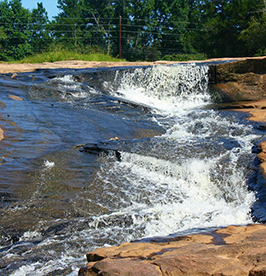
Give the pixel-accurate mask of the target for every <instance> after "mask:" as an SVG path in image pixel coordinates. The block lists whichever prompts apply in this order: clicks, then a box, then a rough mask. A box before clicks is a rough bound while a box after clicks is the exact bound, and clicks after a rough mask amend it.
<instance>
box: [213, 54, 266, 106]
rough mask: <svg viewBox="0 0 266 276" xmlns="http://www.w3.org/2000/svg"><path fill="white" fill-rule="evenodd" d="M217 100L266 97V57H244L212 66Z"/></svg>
mask: <svg viewBox="0 0 266 276" xmlns="http://www.w3.org/2000/svg"><path fill="white" fill-rule="evenodd" d="M210 81H211V83H212V85H211V89H212V90H213V93H214V94H215V99H216V101H219V102H238V101H255V100H261V99H265V98H266V58H265V57H264V58H257V59H254V58H252V59H244V60H240V61H234V62H229V63H223V64H218V65H211V66H210Z"/></svg>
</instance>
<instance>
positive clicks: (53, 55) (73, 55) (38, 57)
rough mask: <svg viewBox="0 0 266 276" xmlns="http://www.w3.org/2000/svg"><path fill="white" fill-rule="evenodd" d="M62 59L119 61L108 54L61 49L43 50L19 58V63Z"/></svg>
mask: <svg viewBox="0 0 266 276" xmlns="http://www.w3.org/2000/svg"><path fill="white" fill-rule="evenodd" d="M63 60H83V61H121V60H120V59H118V58H114V57H112V56H110V55H107V54H103V53H88V54H82V53H79V52H77V51H73V50H67V49H61V50H55V51H48V52H43V53H40V54H35V55H32V56H28V57H25V58H23V59H22V60H19V61H17V62H19V63H42V62H55V61H63ZM122 61H125V60H122Z"/></svg>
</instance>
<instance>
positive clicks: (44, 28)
mask: <svg viewBox="0 0 266 276" xmlns="http://www.w3.org/2000/svg"><path fill="white" fill-rule="evenodd" d="M31 23H32V25H31V26H32V30H31V31H32V33H31V37H30V43H31V46H32V47H33V51H34V52H35V53H38V52H42V51H46V50H48V48H49V45H50V44H51V43H52V38H51V36H50V32H49V23H50V22H49V20H48V15H47V12H46V10H45V8H44V7H43V4H42V3H37V9H33V10H32V13H31Z"/></svg>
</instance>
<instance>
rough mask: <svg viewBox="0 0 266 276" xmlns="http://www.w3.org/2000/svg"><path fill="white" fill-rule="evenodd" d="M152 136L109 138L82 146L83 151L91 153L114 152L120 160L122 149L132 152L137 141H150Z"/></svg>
mask: <svg viewBox="0 0 266 276" xmlns="http://www.w3.org/2000/svg"><path fill="white" fill-rule="evenodd" d="M149 139H150V138H142V139H133V140H123V141H119V140H108V141H102V142H98V143H87V144H86V145H84V146H83V147H82V148H80V151H81V152H87V153H91V154H97V155H99V154H100V153H105V154H107V155H109V154H114V156H115V157H116V159H117V160H118V161H121V151H125V152H132V147H133V145H134V144H136V143H137V142H144V141H148V140H149Z"/></svg>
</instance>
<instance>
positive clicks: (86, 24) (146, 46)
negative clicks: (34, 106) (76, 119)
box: [0, 0, 266, 61]
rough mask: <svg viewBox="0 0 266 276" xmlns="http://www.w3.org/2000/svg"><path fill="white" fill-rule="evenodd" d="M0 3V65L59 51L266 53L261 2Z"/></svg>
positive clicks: (173, 55) (141, 56) (150, 55)
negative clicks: (52, 8) (51, 8)
mask: <svg viewBox="0 0 266 276" xmlns="http://www.w3.org/2000/svg"><path fill="white" fill-rule="evenodd" d="M57 4H58V8H59V13H58V14H57V16H55V17H54V18H53V19H52V20H49V19H48V15H47V12H46V10H45V7H44V6H43V4H42V3H37V7H36V8H35V9H33V10H31V11H30V10H28V9H25V8H24V7H23V6H22V3H21V0H4V1H1V2H0V60H3V61H8V60H19V59H22V58H24V57H26V56H29V55H33V54H36V53H40V52H45V51H53V50H54V49H58V48H67V49H71V50H74V51H78V52H80V53H90V52H92V51H98V52H103V53H107V54H109V55H112V56H118V57H122V58H124V59H127V60H158V59H172V60H174V59H181V58H182V57H183V56H185V55H196V56H198V57H201V56H204V57H208V58H209V57H233V56H234V57H236V56H254V55H265V54H266V0H231V1H226V0H219V1H218V0H212V1H210V0H202V1H200V0H113V1H112V0H97V1H96V0H58V3H57Z"/></svg>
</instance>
